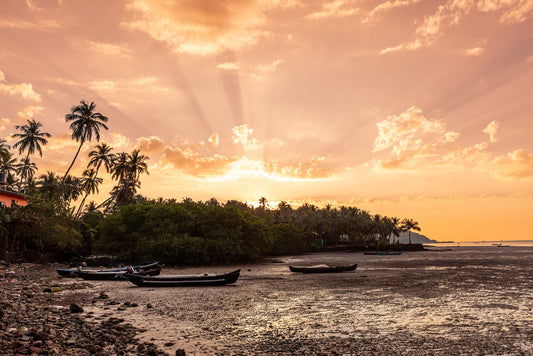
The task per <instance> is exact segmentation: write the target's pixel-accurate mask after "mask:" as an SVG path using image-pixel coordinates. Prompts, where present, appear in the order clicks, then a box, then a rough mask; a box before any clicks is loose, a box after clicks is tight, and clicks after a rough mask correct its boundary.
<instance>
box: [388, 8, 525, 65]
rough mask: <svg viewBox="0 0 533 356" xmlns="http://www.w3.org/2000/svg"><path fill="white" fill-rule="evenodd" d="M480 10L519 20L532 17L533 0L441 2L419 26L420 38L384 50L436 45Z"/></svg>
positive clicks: (502, 20)
mask: <svg viewBox="0 0 533 356" xmlns="http://www.w3.org/2000/svg"><path fill="white" fill-rule="evenodd" d="M474 11H479V12H486V13H488V12H501V13H502V15H501V16H500V23H504V24H508V25H511V24H516V23H519V22H524V21H526V20H527V19H528V17H529V15H530V13H531V12H532V11H533V1H531V0H480V1H463V0H448V1H447V2H446V3H445V4H442V5H439V7H438V8H437V10H436V11H435V12H434V13H433V14H432V15H430V16H427V17H425V18H424V20H423V22H422V24H421V25H420V26H418V27H417V28H416V30H415V35H416V38H415V39H414V40H412V41H409V42H406V43H402V44H399V45H397V46H393V47H388V48H385V49H383V50H382V51H381V54H387V53H392V52H398V51H405V50H409V51H412V50H417V49H419V48H421V47H424V46H430V45H432V44H433V43H434V42H435V41H436V40H437V39H438V38H439V37H440V36H441V35H442V32H443V31H444V30H445V29H446V28H449V27H453V26H457V25H459V24H460V23H461V21H462V19H463V17H465V16H466V15H467V14H469V13H471V12H474ZM473 50H474V51H473V52H471V53H468V54H469V55H479V52H480V49H473Z"/></svg>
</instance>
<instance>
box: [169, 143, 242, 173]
mask: <svg viewBox="0 0 533 356" xmlns="http://www.w3.org/2000/svg"><path fill="white" fill-rule="evenodd" d="M237 160H239V157H238V156H223V155H219V154H215V155H212V156H207V157H206V156H203V155H202V154H201V153H199V152H196V151H195V150H194V146H189V147H187V146H184V147H170V146H166V147H165V148H164V150H163V157H162V158H161V160H160V163H161V165H162V166H163V167H164V166H166V165H170V166H172V167H173V168H175V169H178V170H180V171H182V172H184V173H187V174H189V175H192V176H197V177H201V176H209V175H224V174H225V173H226V172H227V171H228V170H229V169H230V165H231V163H233V162H236V161H237Z"/></svg>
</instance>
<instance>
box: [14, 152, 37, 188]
mask: <svg viewBox="0 0 533 356" xmlns="http://www.w3.org/2000/svg"><path fill="white" fill-rule="evenodd" d="M36 170H37V165H36V164H35V163H33V162H30V158H29V157H26V158H23V159H21V160H20V163H19V164H18V165H17V174H18V175H19V176H20V181H21V184H22V183H23V182H24V180H26V182H27V184H26V189H27V188H28V183H29V182H30V181H31V179H32V178H33V175H34V174H35V171H36Z"/></svg>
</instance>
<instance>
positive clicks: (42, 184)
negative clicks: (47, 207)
mask: <svg viewBox="0 0 533 356" xmlns="http://www.w3.org/2000/svg"><path fill="white" fill-rule="evenodd" d="M37 187H38V188H39V192H40V193H41V194H42V195H43V196H44V197H45V198H48V199H52V198H54V197H55V196H56V194H57V193H58V191H59V177H58V176H57V175H56V174H55V173H54V172H50V171H49V172H46V174H42V175H41V176H39V180H38V182H37Z"/></svg>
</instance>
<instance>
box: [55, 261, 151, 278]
mask: <svg viewBox="0 0 533 356" xmlns="http://www.w3.org/2000/svg"><path fill="white" fill-rule="evenodd" d="M157 265H159V262H152V263H148V264H146V265H137V266H133V268H134V269H143V270H146V269H151V268H154V267H156V266H157ZM86 267H87V264H86V263H85V262H84V263H82V265H81V266H79V267H77V268H58V269H57V270H56V271H57V273H58V274H59V275H60V276H61V277H70V278H76V277H78V274H79V272H80V271H84V272H89V271H100V272H102V271H106V272H125V271H127V270H128V267H127V266H126V267H116V268H106V269H96V268H86Z"/></svg>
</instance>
